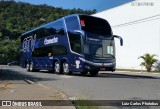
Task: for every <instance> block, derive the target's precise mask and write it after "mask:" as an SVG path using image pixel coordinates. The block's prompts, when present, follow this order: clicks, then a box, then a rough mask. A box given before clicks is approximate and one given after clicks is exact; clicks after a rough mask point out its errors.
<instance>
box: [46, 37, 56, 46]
mask: <svg viewBox="0 0 160 109" xmlns="http://www.w3.org/2000/svg"><path fill="white" fill-rule="evenodd" d="M57 42H58V38H57V37H54V38H52V39H45V40H44V45H48V44H53V43H57Z"/></svg>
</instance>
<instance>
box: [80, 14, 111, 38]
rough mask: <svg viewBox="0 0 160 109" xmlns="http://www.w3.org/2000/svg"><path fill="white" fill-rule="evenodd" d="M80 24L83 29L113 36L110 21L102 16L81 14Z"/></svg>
mask: <svg viewBox="0 0 160 109" xmlns="http://www.w3.org/2000/svg"><path fill="white" fill-rule="evenodd" d="M80 24H81V28H82V30H83V31H86V32H89V33H94V34H98V35H102V36H111V34H112V32H111V27H110V25H109V23H108V22H107V21H106V20H104V19H101V18H96V17H92V16H85V15H80Z"/></svg>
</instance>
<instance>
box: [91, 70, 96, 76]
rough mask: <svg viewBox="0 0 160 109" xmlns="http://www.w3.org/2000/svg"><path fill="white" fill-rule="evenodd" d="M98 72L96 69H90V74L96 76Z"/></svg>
mask: <svg viewBox="0 0 160 109" xmlns="http://www.w3.org/2000/svg"><path fill="white" fill-rule="evenodd" d="M97 74H98V71H90V75H91V76H96V75H97Z"/></svg>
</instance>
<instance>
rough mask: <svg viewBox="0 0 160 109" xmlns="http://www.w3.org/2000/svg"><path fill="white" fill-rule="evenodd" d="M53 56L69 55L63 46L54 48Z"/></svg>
mask: <svg viewBox="0 0 160 109" xmlns="http://www.w3.org/2000/svg"><path fill="white" fill-rule="evenodd" d="M52 55H53V56H60V55H67V49H66V47H64V46H62V45H54V46H53V47H52Z"/></svg>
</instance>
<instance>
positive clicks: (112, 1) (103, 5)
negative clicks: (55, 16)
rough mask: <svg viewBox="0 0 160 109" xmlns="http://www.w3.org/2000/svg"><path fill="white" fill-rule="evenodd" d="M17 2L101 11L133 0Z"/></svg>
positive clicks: (44, 0)
mask: <svg viewBox="0 0 160 109" xmlns="http://www.w3.org/2000/svg"><path fill="white" fill-rule="evenodd" d="M15 1H16V2H18V1H20V2H26V3H30V4H35V5H39V4H47V5H49V6H54V7H61V8H63V9H73V8H80V9H83V10H93V9H96V10H97V12H101V11H104V10H107V9H110V8H113V7H116V6H119V5H122V4H125V3H127V2H131V1H133V0H15Z"/></svg>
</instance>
